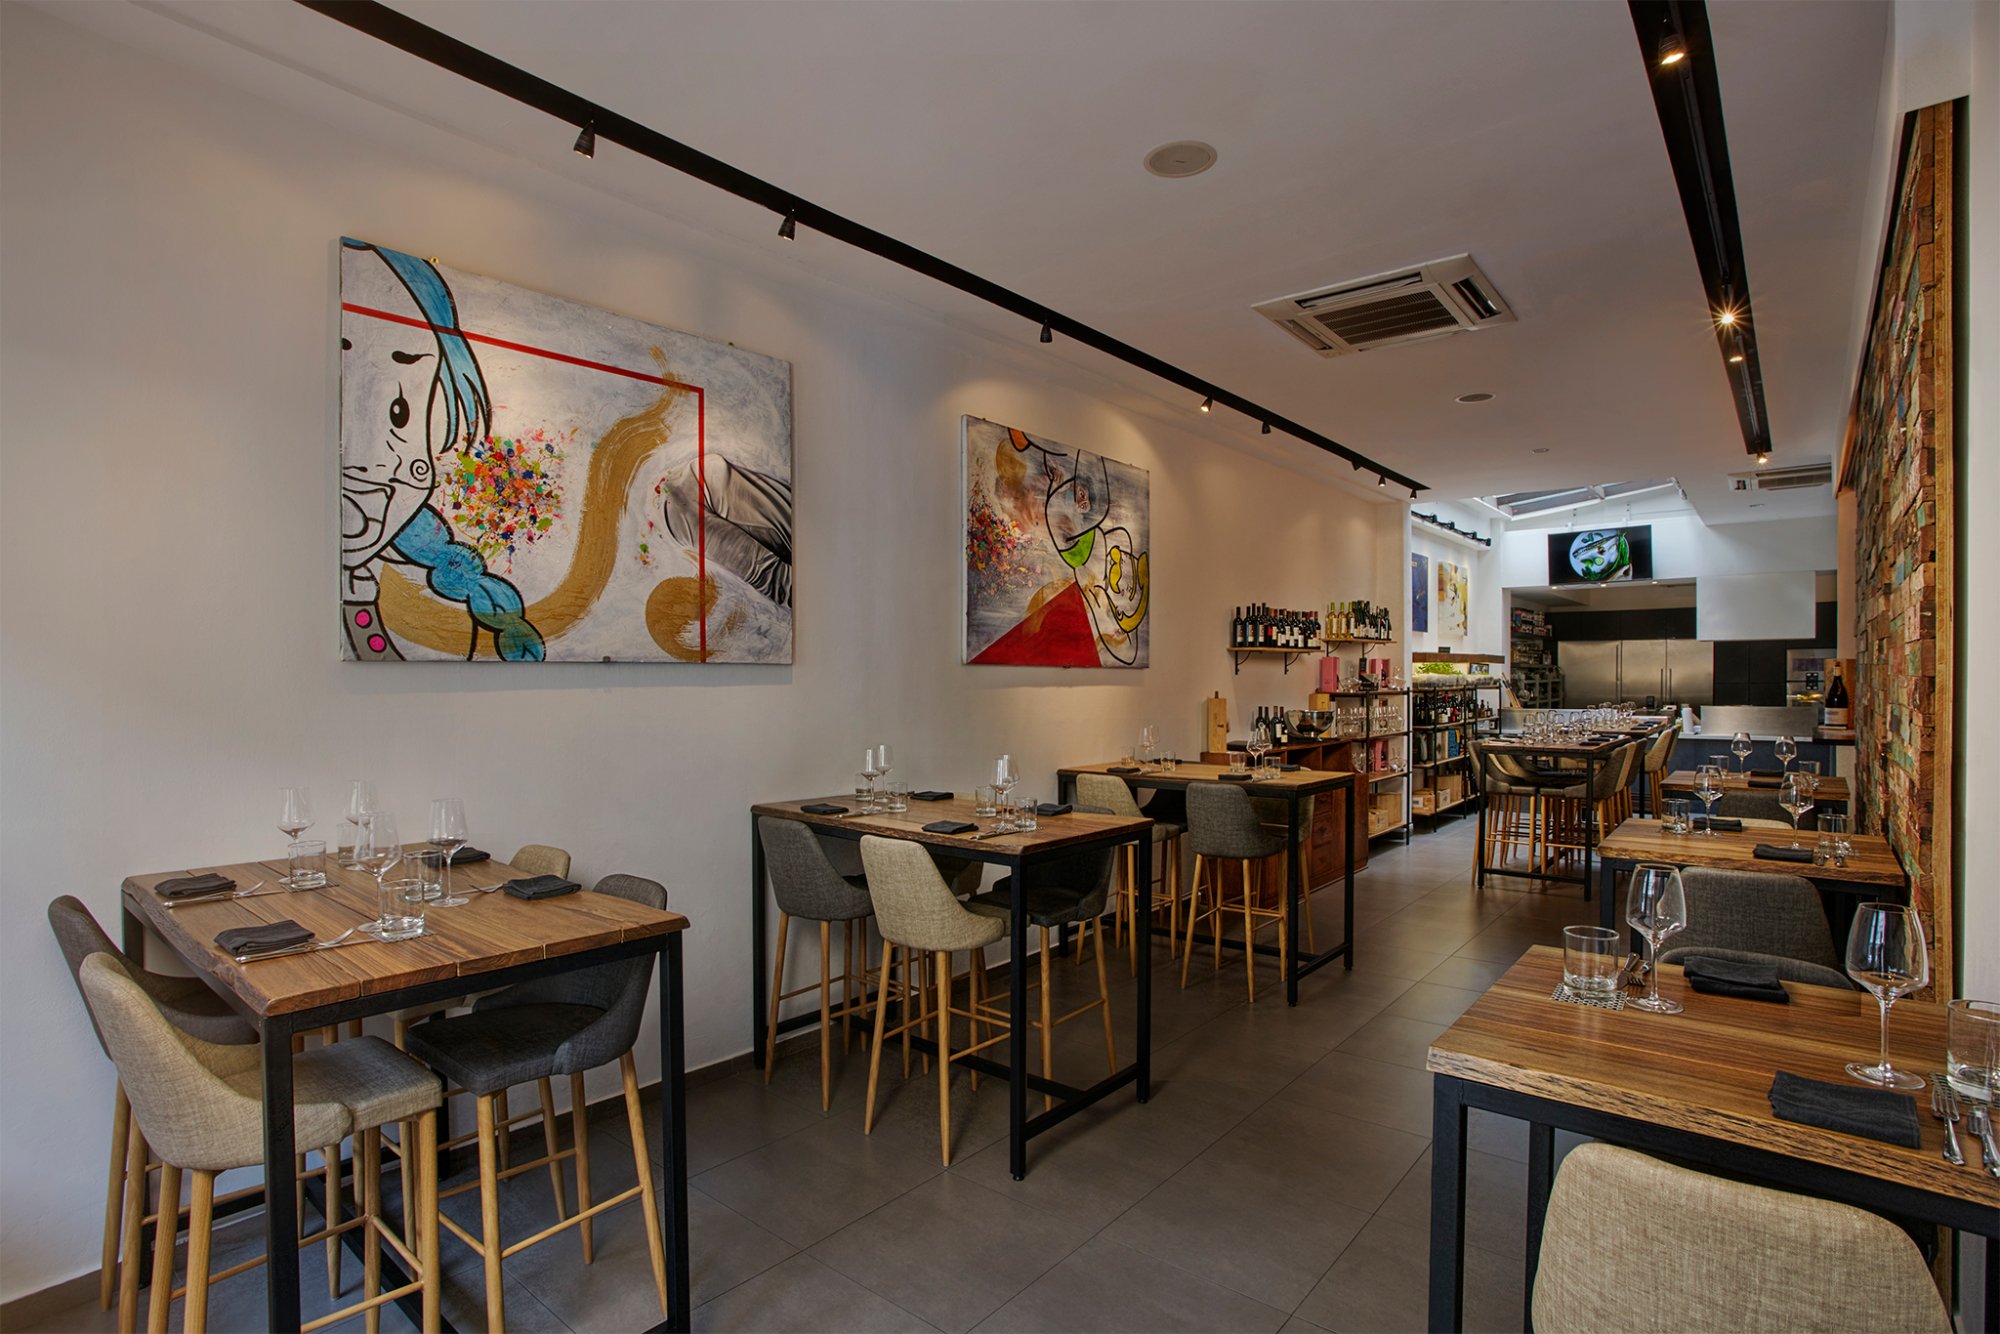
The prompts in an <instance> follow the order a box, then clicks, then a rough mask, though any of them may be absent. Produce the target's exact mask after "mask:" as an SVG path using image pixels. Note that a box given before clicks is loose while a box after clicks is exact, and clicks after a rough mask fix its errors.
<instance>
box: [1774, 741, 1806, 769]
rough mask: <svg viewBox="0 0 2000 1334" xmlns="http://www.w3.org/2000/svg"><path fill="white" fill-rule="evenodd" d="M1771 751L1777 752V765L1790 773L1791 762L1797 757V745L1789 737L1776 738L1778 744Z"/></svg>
mask: <svg viewBox="0 0 2000 1334" xmlns="http://www.w3.org/2000/svg"><path fill="white" fill-rule="evenodd" d="M1771 749H1772V750H1774V751H1776V752H1777V756H1778V763H1779V764H1781V765H1783V766H1784V767H1785V770H1786V771H1787V772H1790V770H1791V767H1792V761H1793V760H1796V759H1797V758H1798V757H1799V743H1798V742H1797V741H1796V740H1794V739H1793V738H1791V737H1788V736H1781V737H1779V738H1778V744H1777V745H1775V746H1773V747H1771Z"/></svg>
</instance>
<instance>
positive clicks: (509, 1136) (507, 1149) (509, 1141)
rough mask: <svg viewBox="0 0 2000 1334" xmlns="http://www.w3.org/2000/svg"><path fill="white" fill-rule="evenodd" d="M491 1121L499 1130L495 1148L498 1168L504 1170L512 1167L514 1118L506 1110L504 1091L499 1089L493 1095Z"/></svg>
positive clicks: (505, 1092) (505, 1093) (505, 1094)
mask: <svg viewBox="0 0 2000 1334" xmlns="http://www.w3.org/2000/svg"><path fill="white" fill-rule="evenodd" d="M493 1120H494V1123H495V1125H496V1126H498V1128H499V1143H498V1145H497V1147H498V1149H499V1153H500V1166H501V1168H502V1169H503V1170H504V1169H505V1168H508V1167H511V1166H512V1165H513V1164H512V1163H511V1162H510V1161H509V1160H510V1159H512V1158H513V1156H514V1118H513V1116H512V1115H511V1114H510V1113H509V1112H508V1110H507V1090H506V1089H501V1090H500V1091H499V1092H497V1093H495V1094H494V1095H493Z"/></svg>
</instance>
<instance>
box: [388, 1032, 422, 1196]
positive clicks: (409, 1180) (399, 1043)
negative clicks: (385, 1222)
mask: <svg viewBox="0 0 2000 1334" xmlns="http://www.w3.org/2000/svg"><path fill="white" fill-rule="evenodd" d="M409 1035H410V1021H409V1020H407V1019H402V1018H398V1019H397V1020H396V1022H395V1029H394V1033H393V1035H392V1036H391V1038H390V1039H389V1040H390V1042H391V1043H392V1044H394V1046H395V1048H396V1050H397V1051H402V1050H404V1046H403V1044H404V1041H405V1040H406V1039H407V1038H408V1037H409ZM396 1135H397V1139H396V1171H397V1174H398V1175H399V1176H401V1177H402V1179H403V1208H404V1210H405V1211H406V1212H407V1211H408V1209H409V1207H410V1201H411V1200H413V1199H415V1198H416V1196H415V1195H414V1194H412V1191H413V1190H414V1189H415V1187H416V1170H415V1167H414V1166H413V1165H412V1164H411V1162H410V1137H409V1132H408V1131H407V1130H398V1131H397V1132H396Z"/></svg>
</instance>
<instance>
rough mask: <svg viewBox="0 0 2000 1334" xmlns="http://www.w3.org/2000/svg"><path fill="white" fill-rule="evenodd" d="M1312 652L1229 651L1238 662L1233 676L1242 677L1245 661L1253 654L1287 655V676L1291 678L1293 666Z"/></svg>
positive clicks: (1237, 649) (1248, 649)
mask: <svg viewBox="0 0 2000 1334" xmlns="http://www.w3.org/2000/svg"><path fill="white" fill-rule="evenodd" d="M1312 651H1313V650H1311V649H1309V648H1232V649H1230V650H1229V656H1230V657H1231V658H1233V659H1235V660H1236V671H1235V672H1233V673H1232V675H1240V674H1241V673H1242V671H1243V659H1244V658H1246V657H1248V656H1250V655H1251V654H1253V653H1262V654H1272V653H1282V654H1284V655H1285V666H1284V671H1285V675H1287V676H1290V675H1291V674H1292V664H1293V663H1295V662H1297V661H1298V660H1299V659H1300V658H1303V657H1304V656H1305V655H1306V654H1308V653H1311V652H1312Z"/></svg>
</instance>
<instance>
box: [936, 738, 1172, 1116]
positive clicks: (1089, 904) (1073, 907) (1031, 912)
mask: <svg viewBox="0 0 2000 1334" xmlns="http://www.w3.org/2000/svg"><path fill="white" fill-rule="evenodd" d="M1085 776H1086V777H1087V776H1088V775H1085ZM1119 786H1120V787H1123V786H1124V784H1122V783H1120V784H1119ZM1078 791H1079V795H1081V789H1079V790H1078ZM1076 809H1077V810H1079V811H1088V812H1090V813H1092V814H1095V815H1115V814H1117V812H1115V811H1109V810H1106V809H1104V808H1103V807H1099V806H1086V805H1078V806H1077V808H1076ZM1115 864H1116V853H1115V852H1114V851H1111V850H1106V851H1100V852H1083V853H1078V854H1075V855H1074V856H1070V857H1062V858H1055V859H1052V860H1051V861H1050V862H1048V863H1046V864H1045V865H1044V866H1043V867H1042V868H1041V870H1039V871H1038V872H1037V874H1036V877H1035V882H1034V883H1033V884H1031V885H1029V886H1028V924H1029V925H1030V926H1034V927H1039V928H1041V932H1042V939H1041V946H1042V948H1041V970H1040V971H1041V976H1040V981H1039V988H1040V998H1041V1011H1040V1017H1039V1018H1037V1019H1036V1020H1034V1021H1033V1022H1032V1023H1031V1025H1030V1027H1032V1028H1035V1029H1037V1030H1039V1031H1040V1033H1041V1039H1042V1078H1044V1079H1051V1078H1053V1077H1054V1075H1055V1059H1054V1058H1055V1031H1056V1025H1058V1024H1066V1023H1068V1022H1069V1021H1070V1020H1072V1019H1077V1018H1081V1017H1082V1016H1083V1015H1086V1014H1089V1013H1090V1012H1091V1011H1092V1010H1097V1011H1100V1012H1101V1013H1102V1014H1103V1016H1104V1060H1105V1069H1106V1071H1107V1072H1108V1073H1110V1074H1114V1075H1115V1074H1117V1073H1118V1038H1117V1036H1116V1034H1115V1033H1114V1031H1113V1029H1112V1024H1111V983H1110V980H1109V979H1108V978H1107V977H1106V976H1105V973H1104V904H1105V900H1106V898H1108V897H1109V895H1110V890H1111V871H1112V867H1113V866H1114V865H1115ZM1013 881H1014V877H1012V876H1002V877H1001V878H1000V883H999V884H997V885H995V886H994V887H993V888H992V889H989V890H987V891H986V892H985V893H984V894H975V895H974V896H973V897H972V898H970V899H968V900H966V904H965V906H966V909H967V910H968V911H970V912H975V913H978V914H979V915H980V916H982V917H997V918H999V919H1000V920H1001V921H1002V922H1005V923H1007V924H1008V925H1009V928H1010V929H1011V926H1012V921H1013V916H1014V884H1013ZM1126 883H1127V884H1128V885H1129V884H1130V883H1131V882H1130V881H1129V880H1128V881H1127V882H1126ZM1077 925H1080V926H1081V927H1082V929H1083V930H1085V931H1094V932H1095V933H1096V942H1095V943H1096V946H1097V948H1096V949H1095V950H1094V951H1093V953H1094V954H1095V955H1096V958H1097V999H1096V1000H1094V1001H1086V1002H1084V1003H1083V1004H1082V1005H1079V1006H1077V1007H1076V1008H1075V1009H1073V1010H1071V1011H1070V1012H1069V1013H1067V1014H1062V1015H1057V1014H1055V1013H1054V1009H1055V1004H1054V999H1053V998H1054V995H1055V988H1054V986H1053V984H1052V979H1051V976H1050V972H1049V961H1050V959H1052V958H1053V957H1054V955H1055V942H1054V940H1053V938H1052V934H1051V933H1053V932H1054V931H1055V930H1056V929H1057V928H1059V927H1065V926H1077ZM1135 934H1136V933H1135ZM979 963H980V964H981V965H982V967H983V965H984V963H985V956H984V954H983V953H982V954H981V956H980V959H979ZM1015 966H1016V967H1025V966H1026V961H1025V960H1023V961H1020V962H1018V963H1017V964H1016V965H1015ZM973 1008H974V1009H982V1008H984V1009H986V1011H987V1014H988V1016H989V1017H990V1018H991V1019H992V1020H993V1021H994V1022H996V1023H998V1024H1000V1025H1002V1026H1003V1029H1004V1026H1005V1024H1006V1022H1007V1015H1006V1010H1005V1008H1004V1007H1001V1006H997V1005H995V1006H982V1005H981V1004H980V1003H979V1002H978V1001H976V1000H975V1001H974V1004H973ZM977 1036H978V1034H977V1033H976V1032H975V1033H974V1037H977ZM1054 1104H1055V1099H1054V1097H1053V1096H1051V1095H1049V1094H1046V1093H1045V1094H1043V1095H1042V1106H1043V1107H1050V1106H1053V1105H1054Z"/></svg>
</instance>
